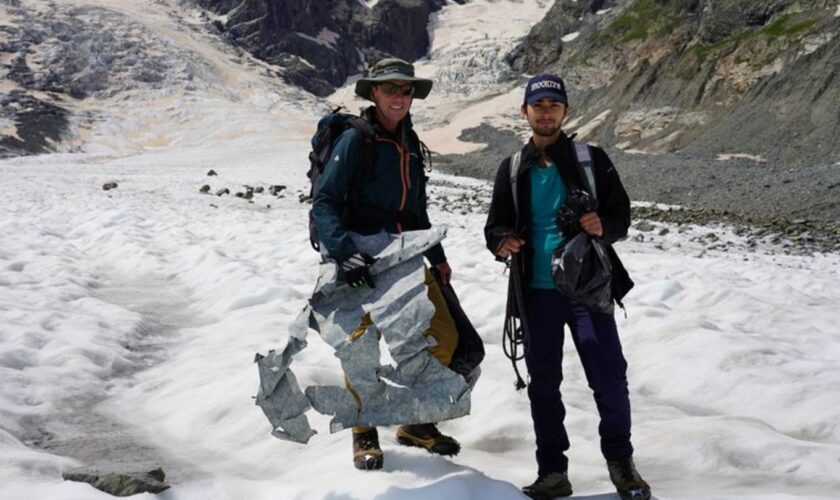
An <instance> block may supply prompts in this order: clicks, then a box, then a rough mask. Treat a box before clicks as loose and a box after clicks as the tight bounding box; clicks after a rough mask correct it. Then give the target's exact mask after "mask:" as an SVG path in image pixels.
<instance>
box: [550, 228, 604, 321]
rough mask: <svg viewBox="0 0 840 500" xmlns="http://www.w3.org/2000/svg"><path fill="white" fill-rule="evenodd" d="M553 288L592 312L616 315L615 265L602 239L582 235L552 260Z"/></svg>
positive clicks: (555, 254)
mask: <svg viewBox="0 0 840 500" xmlns="http://www.w3.org/2000/svg"><path fill="white" fill-rule="evenodd" d="M551 272H552V275H553V278H554V285H555V287H556V288H557V290H558V291H559V292H560V293H561V294H562V295H563V296H565V297H568V298H570V299H573V300H576V301H578V302H580V303H582V304H583V305H584V306H586V308H587V309H589V310H590V311H592V312H598V313H607V314H611V313H612V312H613V303H612V291H611V287H610V284H611V283H610V281H611V279H612V264H611V263H610V258H609V256H608V255H607V246H606V245H605V244H604V242H603V241H602V240H601V239H600V238H592V237H590V236H589V235H588V234H586V233H584V232H580V233H578V234H577V235H575V236H574V237H573V238H572V239H571V240H569V241H568V242H567V243H566V244H565V245H564V246H562V247H559V248H558V249H557V250H555V251H554V254H553V255H552V258H551Z"/></svg>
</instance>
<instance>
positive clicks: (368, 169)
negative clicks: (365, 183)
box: [342, 118, 376, 224]
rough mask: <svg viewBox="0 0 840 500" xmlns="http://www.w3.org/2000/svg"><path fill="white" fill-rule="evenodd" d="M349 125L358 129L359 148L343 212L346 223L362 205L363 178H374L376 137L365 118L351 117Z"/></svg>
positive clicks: (371, 126)
mask: <svg viewBox="0 0 840 500" xmlns="http://www.w3.org/2000/svg"><path fill="white" fill-rule="evenodd" d="M347 127H348V128H349V127H352V128H353V129H354V130H356V133H357V134H358V136H359V150H358V153H357V156H356V168H355V169H354V171H353V177H352V179H351V180H350V189H348V191H347V198H346V200H347V203H345V204H344V210H343V214H342V219H343V220H344V222H345V224H347V223H348V222H349V221H350V219H351V217H352V211H354V210H357V209H358V208H359V206H360V205H361V201H360V198H359V189H358V188H359V186H360V185H361V184H362V180H363V179H364V180H371V179H372V178H373V155H374V147H375V139H376V132H374V130H373V125H371V124H370V122H368V121H367V120H365V119H363V118H351V119H350V120H347Z"/></svg>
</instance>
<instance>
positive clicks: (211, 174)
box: [207, 168, 219, 177]
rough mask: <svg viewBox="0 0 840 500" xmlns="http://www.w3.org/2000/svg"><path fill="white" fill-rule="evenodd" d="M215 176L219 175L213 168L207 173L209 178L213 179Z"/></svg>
mask: <svg viewBox="0 0 840 500" xmlns="http://www.w3.org/2000/svg"><path fill="white" fill-rule="evenodd" d="M214 175H219V174H217V173H216V171H215V170H213V169H212V168H211V169H210V170H208V171H207V176H208V177H212V176H214Z"/></svg>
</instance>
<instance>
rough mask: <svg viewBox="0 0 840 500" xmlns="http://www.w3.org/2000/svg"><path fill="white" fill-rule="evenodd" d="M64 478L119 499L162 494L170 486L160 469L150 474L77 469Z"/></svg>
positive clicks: (66, 473)
mask: <svg viewBox="0 0 840 500" xmlns="http://www.w3.org/2000/svg"><path fill="white" fill-rule="evenodd" d="M62 477H63V478H64V479H65V480H66V481H78V482H83V483H88V484H90V485H91V486H93V487H94V488H96V489H98V490H100V491H104V492H105V493H108V494H111V495H114V496H118V497H127V496H131V495H136V494H138V493H160V492H162V491H164V490H167V489H169V485H168V484H165V481H166V474H165V473H164V472H163V469H161V468H160V467H158V468H157V469H154V470H150V471H148V472H125V473H124V472H103V471H94V470H84V469H76V470H74V471H70V472H65V473H64V474H62Z"/></svg>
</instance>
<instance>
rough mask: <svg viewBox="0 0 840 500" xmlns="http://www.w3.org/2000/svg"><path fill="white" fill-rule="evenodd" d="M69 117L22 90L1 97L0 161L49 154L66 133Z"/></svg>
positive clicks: (62, 111)
mask: <svg viewBox="0 0 840 500" xmlns="http://www.w3.org/2000/svg"><path fill="white" fill-rule="evenodd" d="M68 114H69V113H68V112H67V110H65V109H64V108H61V107H59V106H56V105H54V104H50V103H48V102H45V101H42V100H40V99H37V98H36V97H33V96H32V95H30V94H28V93H27V92H25V91H20V90H13V91H11V92H9V93H7V94H0V159H2V158H9V157H12V156H21V155H27V154H37V153H47V152H49V151H51V150H52V148H53V147H54V146H55V144H58V143H59V142H60V141H61V137H62V135H63V134H64V133H65V132H66V130H67V127H68ZM4 125H5V126H4ZM12 128H14V129H15V130H14V132H12V130H11V129H12ZM4 130H5V131H4Z"/></svg>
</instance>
